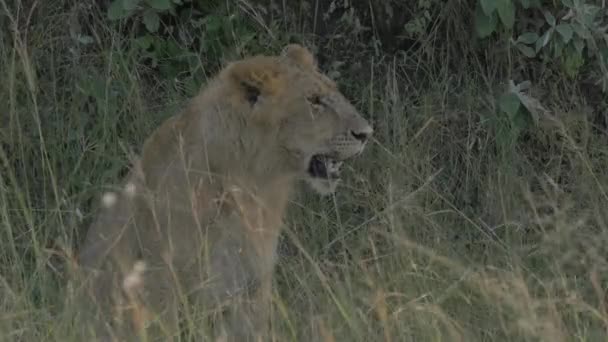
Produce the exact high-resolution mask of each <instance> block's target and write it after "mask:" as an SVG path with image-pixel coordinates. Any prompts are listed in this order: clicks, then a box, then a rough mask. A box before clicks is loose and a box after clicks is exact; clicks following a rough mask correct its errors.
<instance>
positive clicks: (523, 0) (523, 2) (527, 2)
mask: <svg viewBox="0 0 608 342" xmlns="http://www.w3.org/2000/svg"><path fill="white" fill-rule="evenodd" d="M519 3H520V4H521V6H522V7H523V8H525V9H528V8H530V5H531V4H530V0H519Z"/></svg>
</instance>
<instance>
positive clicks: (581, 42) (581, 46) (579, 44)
mask: <svg viewBox="0 0 608 342" xmlns="http://www.w3.org/2000/svg"><path fill="white" fill-rule="evenodd" d="M574 47H575V48H576V51H577V52H578V53H583V50H584V49H585V41H584V40H582V39H575V40H574Z"/></svg>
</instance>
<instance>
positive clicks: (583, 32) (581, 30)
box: [571, 22, 591, 39]
mask: <svg viewBox="0 0 608 342" xmlns="http://www.w3.org/2000/svg"><path fill="white" fill-rule="evenodd" d="M571 26H572V28H573V29H574V32H576V34H577V35H578V36H579V37H581V38H583V39H588V38H591V33H589V30H587V28H586V27H584V26H583V25H581V24H579V23H576V22H575V23H573V24H572V25H571Z"/></svg>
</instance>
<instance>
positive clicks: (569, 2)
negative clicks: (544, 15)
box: [562, 0, 574, 8]
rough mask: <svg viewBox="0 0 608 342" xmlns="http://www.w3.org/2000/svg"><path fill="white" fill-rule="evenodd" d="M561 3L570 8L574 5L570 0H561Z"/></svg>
mask: <svg viewBox="0 0 608 342" xmlns="http://www.w3.org/2000/svg"><path fill="white" fill-rule="evenodd" d="M562 4H563V5H564V6H566V7H569V8H572V7H574V4H573V3H572V0H562Z"/></svg>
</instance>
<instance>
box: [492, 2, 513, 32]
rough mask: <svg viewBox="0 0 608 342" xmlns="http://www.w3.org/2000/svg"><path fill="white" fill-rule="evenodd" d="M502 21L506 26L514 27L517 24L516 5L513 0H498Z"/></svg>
mask: <svg viewBox="0 0 608 342" xmlns="http://www.w3.org/2000/svg"><path fill="white" fill-rule="evenodd" d="M496 8H497V9H498V16H499V17H500V21H502V24H503V25H505V27H506V28H508V29H512V28H513V24H515V5H513V1H512V0H496Z"/></svg>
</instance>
